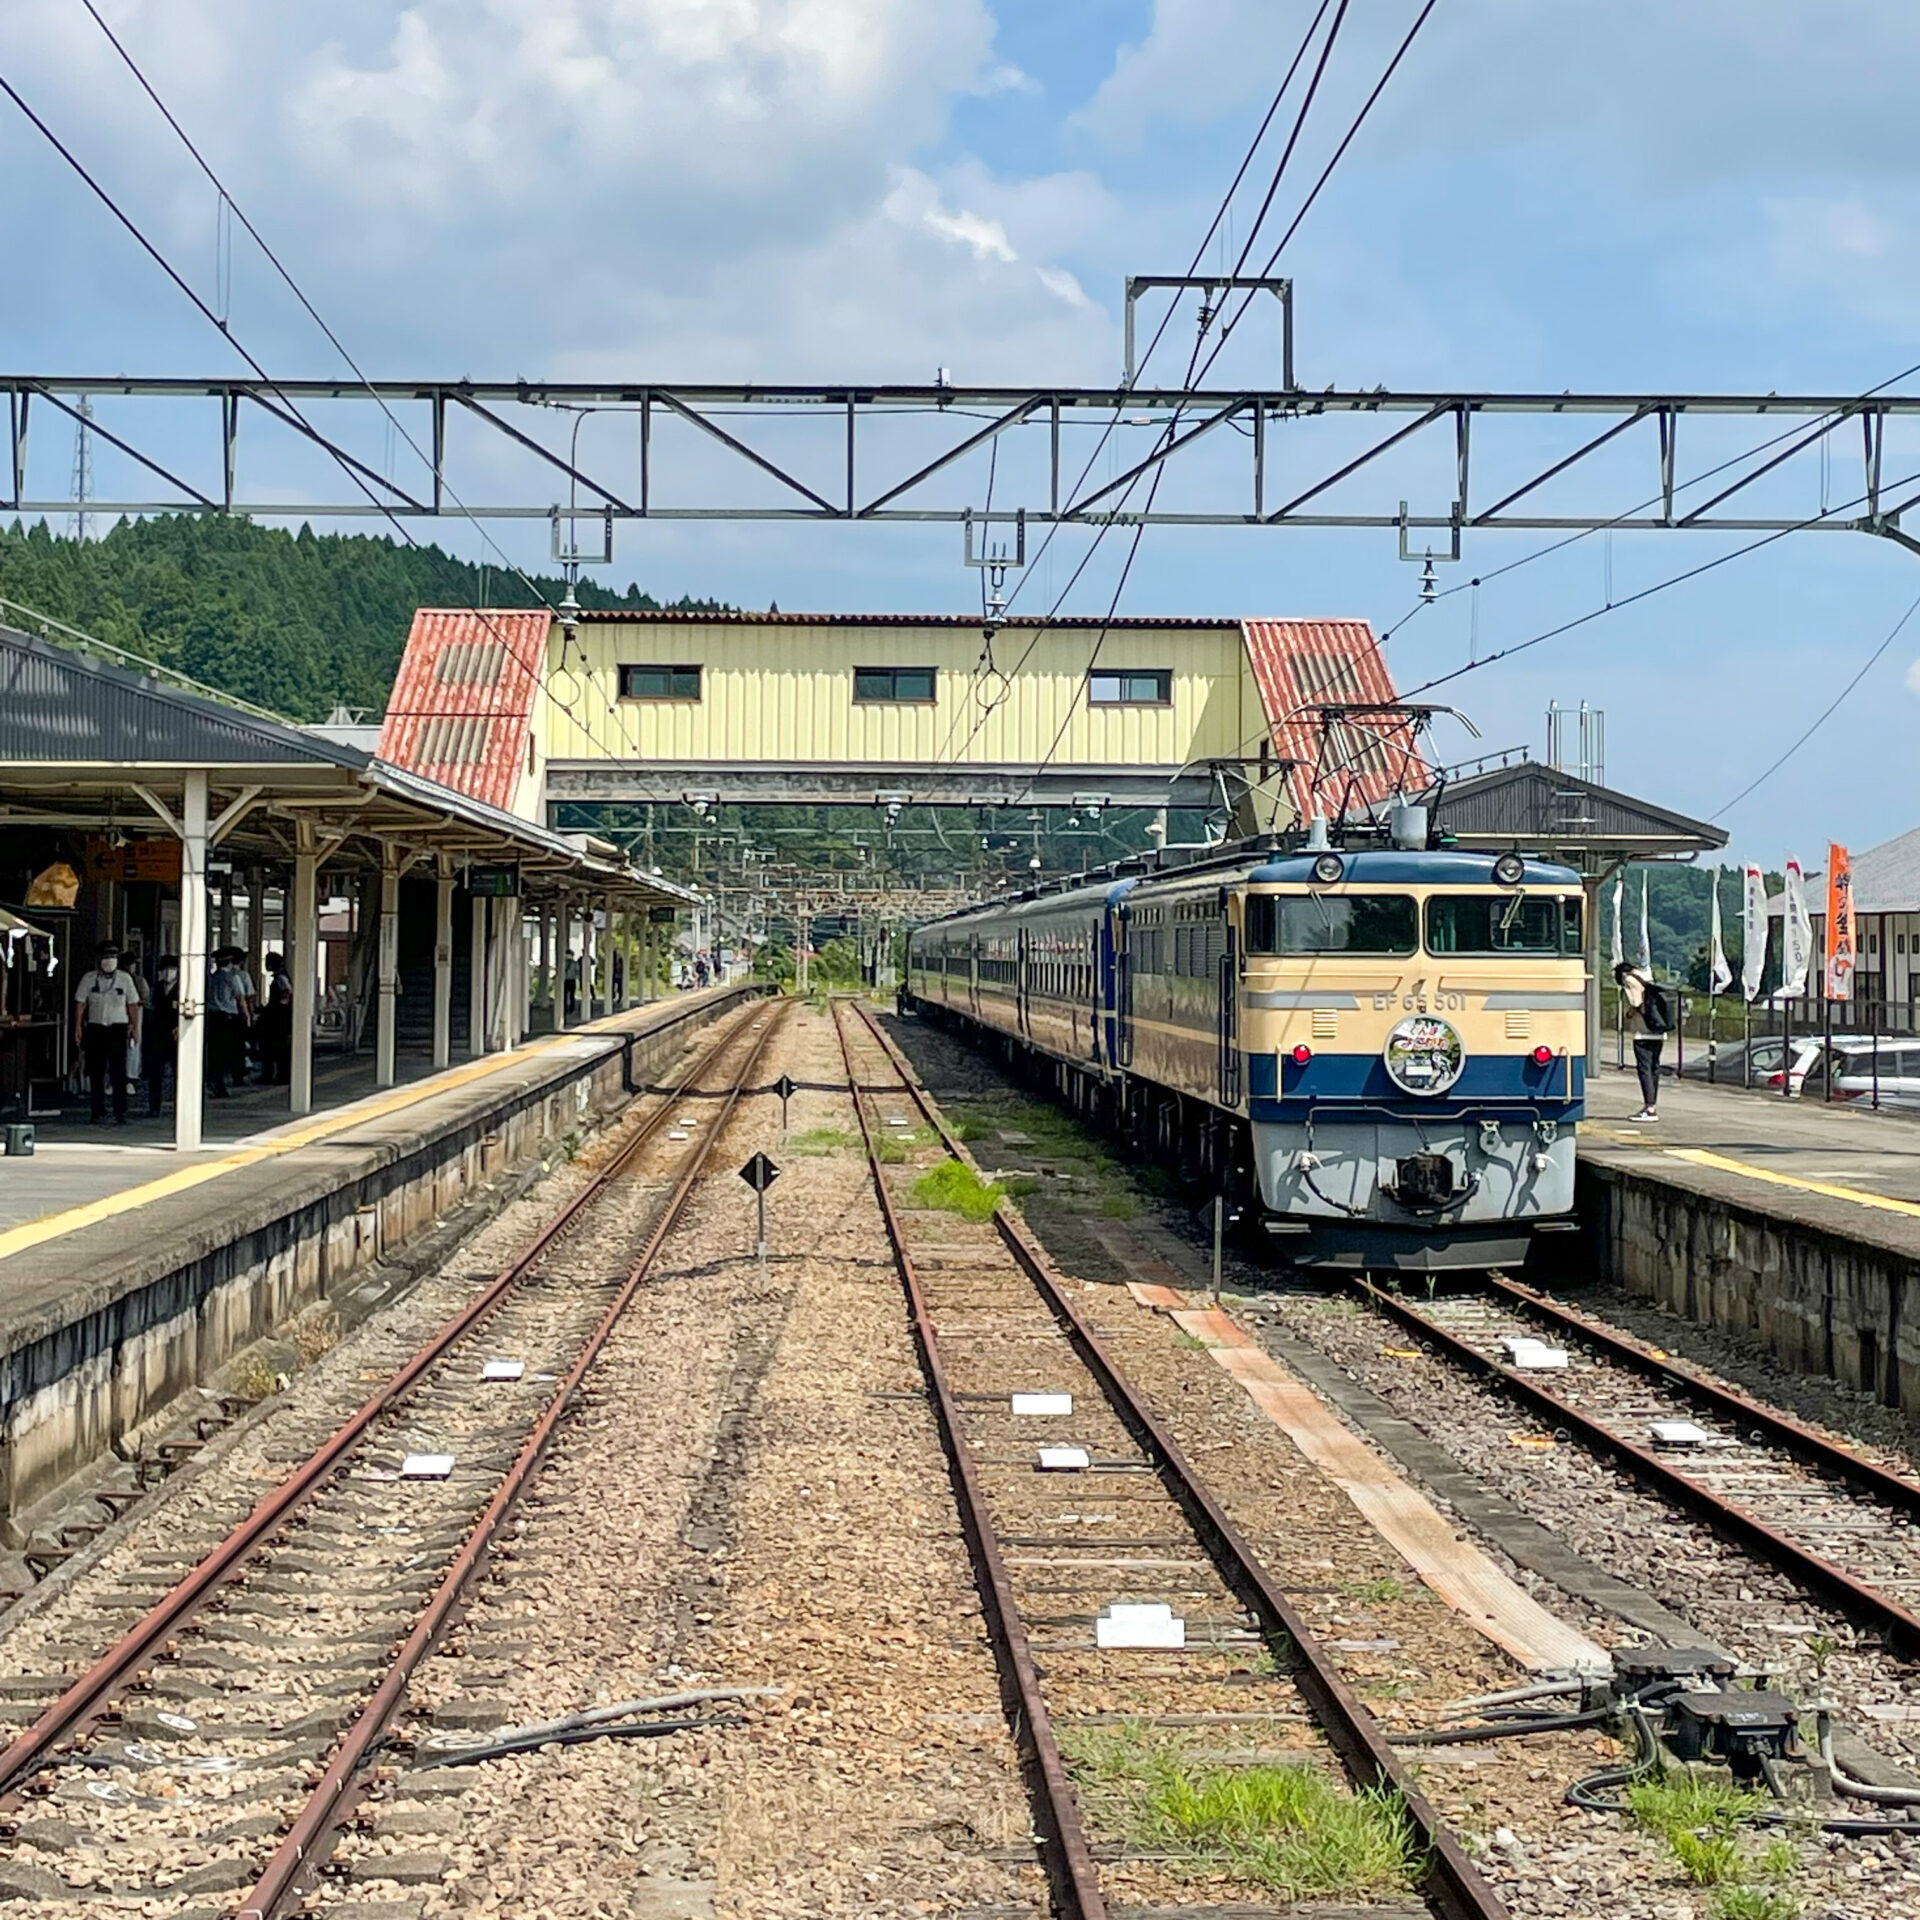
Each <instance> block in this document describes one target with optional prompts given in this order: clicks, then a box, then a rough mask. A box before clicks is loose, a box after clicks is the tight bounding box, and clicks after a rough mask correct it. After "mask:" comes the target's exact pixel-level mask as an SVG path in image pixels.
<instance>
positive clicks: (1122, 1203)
mask: <svg viewBox="0 0 1920 1920" xmlns="http://www.w3.org/2000/svg"><path fill="white" fill-rule="evenodd" d="M1100 1211H1101V1212H1102V1213H1104V1214H1105V1215H1106V1216H1107V1218H1108V1219H1109V1220H1131V1219H1133V1218H1134V1217H1135V1216H1136V1215H1137V1214H1138V1213H1139V1211H1140V1203H1139V1201H1137V1200H1136V1199H1135V1198H1134V1197H1133V1195H1132V1194H1130V1193H1110V1194H1108V1195H1106V1197H1105V1198H1104V1199H1102V1200H1101V1202H1100Z"/></svg>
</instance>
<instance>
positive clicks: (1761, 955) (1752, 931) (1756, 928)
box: [1740, 867, 1767, 1000]
mask: <svg viewBox="0 0 1920 1920" xmlns="http://www.w3.org/2000/svg"><path fill="white" fill-rule="evenodd" d="M1740 931H1741V937H1742V938H1743V939H1744V941H1745V942H1746V951H1745V952H1744V953H1743V954H1742V955H1741V956H1740V991H1741V994H1742V995H1743V996H1744V997H1745V998H1746V999H1749V1000H1757V999H1759V997H1760V981H1761V978H1762V976H1763V975H1764V974H1765V973H1766V970H1767V876H1766V875H1765V874H1764V873H1762V872H1761V871H1760V869H1759V868H1758V867H1745V868H1743V869H1742V870H1741V901H1740Z"/></svg>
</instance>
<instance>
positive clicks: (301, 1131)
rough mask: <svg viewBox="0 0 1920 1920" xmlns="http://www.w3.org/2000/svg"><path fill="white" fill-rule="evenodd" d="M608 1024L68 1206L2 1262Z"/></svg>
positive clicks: (492, 1058)
mask: <svg viewBox="0 0 1920 1920" xmlns="http://www.w3.org/2000/svg"><path fill="white" fill-rule="evenodd" d="M613 1017H614V1018H615V1019H619V1018H621V1017H622V1016H620V1015H618V1014H616V1015H614V1016H613ZM606 1025H607V1023H606V1021H605V1020H598V1021H594V1022H591V1023H589V1024H587V1025H584V1026H578V1027H569V1028H568V1029H567V1031H566V1032H565V1033H555V1034H549V1035H547V1036H546V1038H544V1039H541V1040H535V1041H532V1042H530V1043H528V1044H527V1045H524V1046H521V1047H517V1048H514V1049H512V1050H510V1051H508V1052H506V1053H494V1054H489V1055H487V1057H486V1058H485V1059H484V1060H473V1061H470V1062H469V1063H468V1064H467V1065H466V1066H464V1067H451V1068H449V1069H448V1070H447V1071H446V1072H445V1073H440V1074H436V1075H434V1076H433V1078H431V1079H428V1080H415V1081H413V1082H411V1083H410V1084H409V1085H407V1086H404V1087H395V1088H394V1089H393V1090H392V1092H390V1093H386V1094H378V1095H372V1096H369V1097H368V1098H366V1099H364V1100H356V1101H353V1102H351V1103H350V1104H348V1105H347V1106H344V1107H335V1108H333V1109H332V1110H331V1111H329V1112H327V1113H324V1114H320V1115H317V1116H316V1117H315V1118H314V1119H312V1120H307V1121H300V1122H296V1123H293V1124H291V1125H288V1126H285V1127H281V1128H278V1129H276V1130H275V1131H274V1132H273V1133H272V1134H270V1135H268V1136H267V1137H265V1138H263V1139H257V1140H255V1141H254V1142H253V1143H252V1144H250V1145H248V1146H243V1147H235V1148H233V1149H231V1150H230V1151H229V1152H227V1153H223V1154H222V1155H221V1156H220V1157H219V1158H218V1159H217V1160H200V1161H196V1162H195V1163H194V1164H193V1165H192V1166H190V1167H177V1168H175V1170H174V1171H173V1172H172V1173H163V1174H162V1175H161V1176H160V1177H159V1178H158V1179H157V1180H146V1181H142V1182H141V1184H140V1185H139V1186H137V1187H128V1188H126V1189H125V1190H124V1191H122V1192H120V1193H109V1194H105V1195H103V1196H102V1197H101V1198H100V1199H98V1200H89V1201H87V1202H85V1203H84V1204H83V1205H81V1206H77V1207H68V1208H66V1209H65V1210H64V1211H62V1212H60V1213H49V1214H46V1215H44V1216H43V1217H42V1218H40V1219H38V1220H28V1221H25V1222H23V1223H22V1224H21V1225H19V1226H17V1227H9V1228H7V1229H6V1231H5V1232H0V1260H6V1259H9V1258H11V1257H12V1256H13V1255H14V1254H16V1253H25V1252H26V1251H27V1249H28V1248H29V1247H39V1246H44V1245H45V1244H46V1243H47V1242H48V1241H49V1240H58V1239H59V1238H61V1236H62V1235H64V1234H69V1233H78V1232H79V1231H80V1230H81V1229H82V1228H84V1227H91V1226H94V1225H96V1224H98V1223H99V1222H100V1221H102V1220H112V1219H116V1218H117V1217H118V1216H119V1215H121V1214H123V1213H132V1212H134V1211H135V1210H136V1209H138V1208H140V1207H150V1206H152V1205H153V1203H154V1202H155V1201H156V1200H165V1199H168V1198H170V1197H171V1196H172V1195H174V1194H176V1193H187V1192H190V1191H191V1190H192V1189H193V1188H195V1187H198V1186H203V1185H205V1184H206V1182H207V1181H209V1180H218V1179H220V1178H221V1177H222V1176H223V1175H225V1174H229V1173H233V1172H236V1171H237V1170H238V1169H239V1168H241V1167H250V1166H253V1165H255V1164H256V1163H257V1162H259V1161H262V1160H273V1159H278V1158H279V1157H280V1156H281V1155H282V1154H288V1153H294V1152H296V1151H298V1149H300V1148H301V1147H310V1146H313V1145H315V1144H316V1143H317V1142H319V1141H322V1140H325V1139H327V1138H329V1137H330V1136H331V1135H333V1134H336V1133H343V1132H345V1131H346V1130H347V1129H348V1128H349V1127H358V1126H364V1125H365V1124H366V1123H367V1122H368V1121H369V1120H383V1119H385V1118H386V1117H387V1115H389V1114H393V1113H401V1112H404V1111H405V1110H406V1109H407V1108H408V1107H411V1106H417V1105H418V1104H419V1103H420V1102H421V1101H422V1100H431V1099H434V1098H435V1097H437V1096H438V1095H440V1094H443V1093H451V1092H453V1091H455V1090H456V1089H457V1088H460V1087H464V1086H470V1085H472V1083H473V1082H474V1081H476V1080H485V1079H488V1078H489V1077H491V1076H492V1075H493V1074H496V1073H501V1072H504V1071H505V1070H506V1069H507V1068H508V1067H516V1066H522V1065H524V1064H525V1063H526V1062H527V1061H529V1060H537V1059H538V1058H539V1057H540V1056H541V1055H542V1054H544V1053H551V1052H554V1051H555V1050H557V1049H558V1048H560V1047H563V1046H565V1045H566V1044H567V1043H568V1042H569V1041H573V1040H578V1039H580V1038H582V1037H583V1036H586V1037H591V1036H592V1035H593V1034H595V1033H597V1032H600V1031H602V1030H604V1029H605V1028H606Z"/></svg>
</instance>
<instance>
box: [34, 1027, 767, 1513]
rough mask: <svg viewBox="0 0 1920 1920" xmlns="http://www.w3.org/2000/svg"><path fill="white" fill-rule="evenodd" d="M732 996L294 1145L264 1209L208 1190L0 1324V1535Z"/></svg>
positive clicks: (536, 1145)
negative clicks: (149, 1241)
mask: <svg viewBox="0 0 1920 1920" xmlns="http://www.w3.org/2000/svg"><path fill="white" fill-rule="evenodd" d="M749 991H750V990H746V989H743V990H741V991H739V992H733V993H725V994H720V993H716V994H714V995H711V996H709V997H707V998H706V999H705V1000H704V1001H703V1003H702V1004H701V1005H700V1006H698V1007H694V1008H686V1009H679V1010H673V1012H672V1013H671V1015H670V1017H669V1019H668V1020H666V1021H665V1022H662V1023H660V1024H657V1025H654V1026H651V1027H649V1028H648V1029H646V1030H645V1031H642V1032H638V1033H634V1034H631V1035H627V1036H616V1035H608V1036H605V1039H606V1042H607V1044H606V1045H605V1047H604V1048H603V1049H600V1050H597V1051H595V1052H594V1053H592V1054H590V1055H588V1056H586V1057H584V1058H583V1057H579V1056H575V1057H573V1058H571V1059H566V1060H563V1061H559V1062H556V1063H554V1065H553V1066H552V1067H551V1068H550V1070H549V1071H548V1072H546V1073H544V1074H542V1075H540V1076H538V1077H537V1078H535V1079H533V1080H532V1081H531V1082H529V1081H527V1080H526V1079H522V1080H520V1081H519V1082H518V1083H517V1084H514V1085H511V1086H501V1085H497V1084H494V1083H484V1084H483V1085H482V1086H481V1087H478V1088H475V1089H473V1090H472V1091H471V1093H470V1094H469V1095H468V1096H467V1097H466V1098H465V1099H463V1100H459V1101H457V1103H454V1104H452V1105H451V1108H450V1110H449V1109H443V1111H442V1113H441V1115H440V1116H439V1117H438V1118H422V1119H420V1120H418V1121H414V1120H413V1116H412V1115H410V1114H409V1115H402V1116H400V1124H396V1123H394V1122H386V1123H383V1125H382V1127H381V1129H380V1137H378V1138H363V1139H359V1140H355V1139H353V1138H352V1137H351V1134H349V1135H348V1136H347V1137H344V1138H340V1139H336V1140H332V1141H325V1142H322V1143H320V1144H319V1145H318V1146H316V1147H313V1148H305V1149H301V1150H300V1151H298V1152H297V1153H294V1154H291V1155H289V1156H288V1157H287V1159H286V1160H285V1161H283V1162H280V1163H279V1170H280V1171H281V1173H282V1174H283V1176H284V1177H283V1178H282V1179H280V1180H277V1181H275V1182H274V1188H275V1191H274V1193H273V1195H272V1197H271V1198H270V1199H269V1200H268V1201H267V1202H265V1203H264V1204H259V1203H248V1204H245V1205H233V1206H232V1207H231V1208H230V1210H224V1211H223V1209H222V1205H221V1202H222V1198H223V1196H222V1195H221V1193H220V1191H219V1188H220V1186H221V1184H222V1183H219V1182H216V1183H215V1185H214V1186H213V1187H212V1188H210V1189H208V1190H207V1197H206V1200H205V1203H204V1204H205V1209H206V1213H207V1219H206V1223H205V1230H204V1231H201V1232H198V1233H196V1234H194V1235H192V1236H191V1237H189V1236H181V1235H176V1236H174V1243H173V1244H172V1245H171V1246H169V1245H165V1244H162V1245H159V1246H148V1247H145V1248H141V1249H138V1250H137V1251H136V1252H134V1253H133V1254H131V1255H130V1256H129V1257H128V1258H127V1259H126V1261H125V1262H124V1263H123V1264H122V1266H121V1268H120V1269H119V1270H118V1271H108V1272H102V1273H99V1274H97V1275H95V1276H93V1277H92V1278H91V1279H90V1281H89V1283H88V1284H87V1286H86V1287H85V1288H84V1290H77V1294H76V1297H75V1298H74V1299H73V1300H72V1302H71V1309H70V1311H62V1312H59V1313H56V1314H52V1315H47V1314H41V1315H39V1316H37V1317H36V1318H35V1319H32V1320H29V1321H27V1322H26V1323H24V1324H21V1325H15V1326H0V1540H4V1541H5V1543H6V1544H9V1545H18V1544H19V1543H20V1541H21V1539H22V1538H23V1537H24V1534H25V1532H26V1530H27V1528H28V1526H29V1525H30V1516H31V1513H32V1511H33V1510H34V1509H35V1508H36V1507H38V1506H41V1505H42V1504H44V1503H45V1502H46V1501H47V1500H48V1499H49V1497H50V1496H52V1495H53V1494H54V1493H55V1492H56V1491H57V1490H58V1489H59V1488H60V1487H61V1486H62V1484H63V1483H64V1482H66V1481H67V1480H69V1479H71V1478H72V1477H73V1476H74V1475H76V1474H78V1473H80V1472H82V1471H83V1470H84V1469H86V1468H88V1467H89V1466H92V1465H95V1464H97V1463H98V1462H99V1461H100V1460H101V1459H102V1458H103V1457H104V1456H105V1455H106V1454H107V1453H108V1452H109V1450H110V1449H112V1448H114V1447H115V1445H116V1444H117V1443H121V1442H124V1441H125V1440H126V1439H127V1438H128V1437H129V1436H130V1435H133V1434H135V1433H136V1432H137V1431H138V1430H139V1429H140V1428H141V1427H142V1426H143V1425H146V1424H147V1423H149V1422H151V1421H153V1420H154V1419H155V1418H156V1416H159V1415H162V1414H165V1413H167V1412H168V1411H169V1410H170V1409H173V1408H174V1406H175V1403H176V1402H178V1401H179V1400H180V1397H181V1396H182V1395H183V1394H186V1393H188V1392H189V1391H191V1390H192V1389H194V1388H196V1387H199V1386H201V1385H203V1384H205V1383H206V1382H208V1381H210V1380H212V1379H213V1378H214V1377H215V1376H216V1375H217V1374H218V1373H219V1372H220V1371H221V1369H222V1368H223V1367H225V1366H226V1365H227V1364H228V1363H229V1362H230V1361H232V1360H233V1359H234V1358H235V1356H236V1355H238V1354H240V1353H241V1352H243V1351H244V1350H245V1349H246V1348H247V1347H249V1346H251V1345H253V1344H254V1342H256V1341H258V1340H261V1339H263V1338H266V1337H267V1336H269V1335H272V1334H274V1333H276V1332H280V1331H283V1330H285V1329H286V1328H288V1327H289V1326H290V1325H291V1323H292V1322H293V1321H294V1320H295V1319H296V1317H297V1316H298V1315H300V1314H301V1313H302V1312H304V1311H305V1310H306V1309H307V1308H309V1307H311V1306H314V1305H315V1304H316V1303H318V1302H320V1301H323V1300H334V1301H338V1300H341V1299H343V1298H344V1297H345V1296H346V1295H348V1294H349V1293H350V1292H351V1291H352V1290H353V1288H354V1286H355V1285H356V1284H357V1283H358V1281H359V1276H361V1275H362V1274H363V1273H364V1272H365V1270H366V1269H367V1268H368V1267H369V1266H370V1265H372V1264H373V1263H374V1262H375V1261H376V1260H379V1259H381V1258H383V1257H389V1256H392V1255H393V1254H395V1253H397V1252H399V1251H400V1250H401V1249H403V1248H404V1247H405V1246H406V1244H407V1243H408V1241H409V1240H411V1239H413V1238H414V1237H415V1236H416V1235H418V1234H420V1233H421V1232H422V1230H423V1229H425V1228H428V1227H431V1226H432V1225H433V1224H434V1223H435V1222H436V1221H437V1220H439V1219H441V1218H442V1217H444V1216H445V1215H446V1214H447V1213H448V1212H449V1211H450V1210H451V1209H452V1208H454V1207H455V1206H457V1205H458V1204H459V1203H460V1202H461V1201H462V1200H464V1199H465V1198H466V1197H467V1196H468V1195H469V1194H471V1193H473V1192H475V1191H476V1190H477V1189H479V1188H481V1187H483V1186H485V1185H487V1184H488V1183H490V1182H492V1181H494V1180H497V1179H498V1178H500V1177H501V1176H502V1175H504V1174H506V1173H508V1172H510V1171H512V1170H514V1169H516V1168H518V1167H521V1166H524V1165H526V1164H527V1163H529V1162H531V1161H532V1160H534V1159H536V1158H538V1157H539V1156H540V1155H541V1154H542V1153H544V1152H545V1151H547V1150H548V1149H549V1147H550V1146H551V1144H552V1143H554V1142H555V1141H560V1140H564V1139H566V1138H567V1137H568V1136H569V1135H573V1134H579V1135H585V1134H588V1133H591V1132H593V1131H594V1130H596V1129H597V1128H598V1127H599V1126H601V1125H602V1124H604V1123H605V1122H606V1121H607V1120H608V1119H609V1118H611V1117H612V1116H614V1115H615V1114H617V1113H618V1112H620V1111H621V1110H622V1109H623V1108H624V1107H625V1106H626V1105H627V1104H628V1102H629V1100H630V1098H631V1093H630V1087H631V1086H637V1085H640V1084H643V1083H644V1082H646V1081H648V1080H650V1079H655V1078H658V1077H659V1076H660V1075H662V1074H663V1073H664V1072H665V1070H666V1069H667V1068H668V1067H669V1066H670V1064H671V1063H672V1061H673V1060H674V1059H675V1057H676V1056H678V1054H679V1053H680V1052H681V1051H682V1049H683V1048H684V1047H685V1046H686V1045H687V1043H688V1042H689V1041H690V1040H691V1039H692V1037H693V1036H694V1034H695V1033H697V1031H698V1030H699V1028H700V1026H701V1025H702V1024H705V1023H706V1022H710V1021H711V1020H712V1019H713V1018H714V1017H716V1016H718V1015H721V1014H724V1013H726V1012H728V1011H730V1010H731V1009H732V1008H733V1007H735V1006H737V1005H738V1004H739V1002H740V1001H741V1000H742V999H743V998H745V997H747V994H748V992H749ZM596 1037H599V1036H582V1038H583V1039H589V1040H590V1039H592V1038H596ZM410 1121H411V1122H412V1124H411V1125H409V1124H406V1123H408V1122H410ZM370 1131H371V1130H370ZM139 1217H140V1216H139V1215H138V1214H135V1215H132V1216H129V1218H131V1219H133V1220H136V1221H137V1220H138V1219H139ZM136 1232H137V1229H136ZM162 1238H163V1240H164V1238H165V1236H162ZM63 1304H64V1303H63Z"/></svg>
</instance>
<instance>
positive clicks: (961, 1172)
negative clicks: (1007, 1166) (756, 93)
mask: <svg viewBox="0 0 1920 1920" xmlns="http://www.w3.org/2000/svg"><path fill="white" fill-rule="evenodd" d="M903 1157H904V1156H903ZM1005 1194H1006V1188H1004V1187H1003V1186H1002V1185H1001V1184H1000V1183H999V1181H997V1180H982V1179H981V1178H980V1176H979V1175H978V1174H977V1173H975V1172H974V1170H973V1169H972V1168H971V1167H969V1166H967V1165H965V1164H964V1163H963V1162H961V1161H959V1160H942V1161H941V1162H940V1164H939V1165H938V1166H936V1167H929V1168H928V1169H927V1170H926V1172H925V1173H923V1174H922V1175H921V1176H920V1178H919V1179H918V1180H916V1181H915V1182H914V1183H913V1203H914V1205H915V1206H917V1207H937V1208H939V1209H940V1211H941V1212H943V1213H957V1214H959V1215H960V1216H961V1217H962V1218H963V1219H967V1220H990V1219H992V1218H993V1210H994V1208H996V1207H997V1206H998V1205H999V1204H1000V1202H1001V1199H1002V1198H1003V1197H1004V1196H1005Z"/></svg>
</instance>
